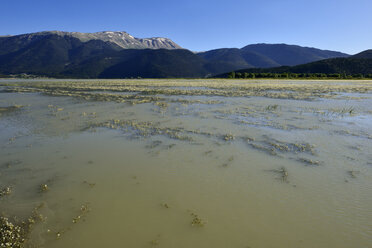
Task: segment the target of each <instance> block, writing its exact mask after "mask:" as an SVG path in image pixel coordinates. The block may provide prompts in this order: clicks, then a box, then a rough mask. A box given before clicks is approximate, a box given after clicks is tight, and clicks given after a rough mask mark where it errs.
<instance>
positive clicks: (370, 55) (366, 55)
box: [352, 49, 372, 59]
mask: <svg viewBox="0 0 372 248" xmlns="http://www.w3.org/2000/svg"><path fill="white" fill-rule="evenodd" d="M352 57H353V58H356V59H372V49H370V50H366V51H363V52H361V53H358V54H355V55H353V56H352Z"/></svg>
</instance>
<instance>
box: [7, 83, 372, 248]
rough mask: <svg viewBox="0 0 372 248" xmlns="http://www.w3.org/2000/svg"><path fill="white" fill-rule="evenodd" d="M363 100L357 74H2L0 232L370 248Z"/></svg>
mask: <svg viewBox="0 0 372 248" xmlns="http://www.w3.org/2000/svg"><path fill="white" fill-rule="evenodd" d="M371 106H372V81H362V80H357V81H341V80H340V81H284V80H279V81H275V80H260V81H259V80H257V81H255V80H91V81H89V80H68V81H67V80H30V81H29V80H24V81H21V80H0V214H1V225H2V226H1V228H2V233H1V236H2V238H3V240H4V238H6V239H7V241H14V245H13V246H9V247H48V248H49V247H50V248H57V247H58V248H59V247H61V248H62V247H79V248H88V247H133V248H136V247H138V248H145V247H165V248H174V247H178V248H182V247H183V248H189V247H195V248H197V247H214V248H218V247H221V248H226V247H237V248H247V247H251V248H261V247H262V248H269V247H273V248H274V247H275V248H276V247H286V248H292V247H293V248H295V247H296V248H297V247H302V248H313V247H337V248H343V247H345V248H346V247H372V152H371V151H372V107H371ZM11 224H13V225H14V226H15V227H17V228H13V229H12V231H11V232H13V234H14V235H16V234H17V235H18V234H19V238H17V237H16V236H14V235H13V236H12V235H11V234H9V233H7V234H5V233H4V232H3V230H5V229H6V228H8V227H9V226H10V225H11ZM23 239H25V241H23ZM0 242H2V241H1V240H0ZM17 242H18V244H19V245H18V246H17ZM5 247H6V246H5Z"/></svg>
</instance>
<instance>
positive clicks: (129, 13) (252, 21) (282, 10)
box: [0, 0, 372, 54]
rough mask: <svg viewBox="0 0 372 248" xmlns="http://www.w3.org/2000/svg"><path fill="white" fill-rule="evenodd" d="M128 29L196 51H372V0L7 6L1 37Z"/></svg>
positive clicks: (7, 2) (31, 0)
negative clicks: (262, 46)
mask: <svg viewBox="0 0 372 248" xmlns="http://www.w3.org/2000/svg"><path fill="white" fill-rule="evenodd" d="M45 30H62V31H78V32H96V31H104V30H110V31H127V32H128V33H130V34H131V35H133V36H135V37H140V38H144V37H154V36H161V37H168V38H171V39H172V40H174V41H175V42H176V43H178V44H179V45H181V46H182V47H184V48H187V49H190V50H193V51H203V50H210V49H215V48H221V47H238V48H240V47H243V46H245V45H248V44H252V43H287V44H297V45H302V46H310V47H317V48H322V49H330V50H338V51H342V52H347V53H350V54H354V53H357V52H360V51H362V50H366V49H371V48H372V31H371V30H372V0H259V1H253V0H230V1H227V0H226V1H220V0H205V1H203V0H199V1H194V0H189V1H182V0H179V1H176V0H173V1H168V0H166V1H162V0H150V1H148V0H131V1H125V0H123V1H118V0H106V1H105V0H89V1H88V0H54V1H53V0H0V35H7V34H21V33H30V32H36V31H45Z"/></svg>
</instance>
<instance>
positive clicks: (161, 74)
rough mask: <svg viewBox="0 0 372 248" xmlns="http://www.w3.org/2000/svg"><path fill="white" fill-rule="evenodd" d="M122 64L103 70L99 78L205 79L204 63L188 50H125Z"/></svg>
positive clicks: (121, 53)
mask: <svg viewBox="0 0 372 248" xmlns="http://www.w3.org/2000/svg"><path fill="white" fill-rule="evenodd" d="M118 57H119V58H120V60H121V62H119V63H117V64H115V65H113V66H110V67H108V68H106V69H105V70H103V71H102V72H101V73H100V74H99V75H98V77H99V78H129V77H135V78H136V77H142V78H177V77H205V76H206V75H207V74H208V71H207V70H205V69H204V67H203V66H204V61H203V60H202V59H200V58H199V57H197V56H195V54H193V53H192V52H190V51H188V50H183V49H178V50H166V49H159V50H153V49H145V50H124V51H121V52H119V53H118Z"/></svg>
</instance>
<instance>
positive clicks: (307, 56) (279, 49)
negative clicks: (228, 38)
mask: <svg viewBox="0 0 372 248" xmlns="http://www.w3.org/2000/svg"><path fill="white" fill-rule="evenodd" d="M198 55H199V56H200V57H202V58H203V59H205V60H206V61H207V62H208V64H207V65H206V66H207V69H208V70H209V71H210V72H211V73H212V74H216V73H218V72H223V71H225V72H227V71H232V70H239V69H243V68H255V67H256V68H271V67H279V66H284V65H299V64H304V63H308V62H313V61H318V60H323V59H328V58H335V57H347V56H349V55H348V54H345V53H340V52H333V51H327V50H320V49H316V48H308V47H301V46H295V45H286V44H255V45H248V46H246V47H243V48H241V49H238V48H221V49H215V50H210V51H207V52H202V53H198Z"/></svg>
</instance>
